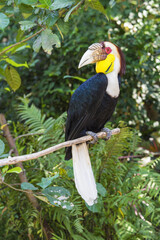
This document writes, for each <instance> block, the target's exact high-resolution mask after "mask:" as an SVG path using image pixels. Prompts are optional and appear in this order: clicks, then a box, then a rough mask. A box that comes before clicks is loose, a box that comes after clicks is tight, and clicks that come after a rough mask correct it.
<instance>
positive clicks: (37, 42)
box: [33, 36, 42, 52]
mask: <svg viewBox="0 0 160 240" xmlns="http://www.w3.org/2000/svg"><path fill="white" fill-rule="evenodd" d="M41 46H42V40H41V36H38V38H37V39H36V40H35V41H34V43H33V50H34V51H35V52H39V50H40V48H41Z"/></svg>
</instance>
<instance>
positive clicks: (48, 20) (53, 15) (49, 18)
mask: <svg viewBox="0 0 160 240" xmlns="http://www.w3.org/2000/svg"><path fill="white" fill-rule="evenodd" d="M58 18H59V14H58V12H51V13H50V14H48V16H47V18H46V24H47V26H48V27H52V26H53V25H54V24H55V23H56V22H57V20H58Z"/></svg>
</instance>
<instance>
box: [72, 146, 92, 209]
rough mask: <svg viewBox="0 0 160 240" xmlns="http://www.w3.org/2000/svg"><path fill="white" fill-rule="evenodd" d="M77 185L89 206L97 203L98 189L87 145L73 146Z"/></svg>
mask: <svg viewBox="0 0 160 240" xmlns="http://www.w3.org/2000/svg"><path fill="white" fill-rule="evenodd" d="M72 158H73V170H74V179H75V185H76V188H77V190H78V192H79V194H80V195H81V196H82V198H83V199H84V200H85V202H86V203H87V204H88V205H90V206H91V205H93V204H94V203H96V199H97V188H96V182H95V179H94V175H93V171H92V166H91V162H90V157H89V153H88V148H87V144H86V143H81V144H78V145H72Z"/></svg>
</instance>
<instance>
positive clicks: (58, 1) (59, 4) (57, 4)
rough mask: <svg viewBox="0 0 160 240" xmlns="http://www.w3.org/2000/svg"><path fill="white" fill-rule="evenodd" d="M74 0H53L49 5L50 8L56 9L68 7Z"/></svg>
mask: <svg viewBox="0 0 160 240" xmlns="http://www.w3.org/2000/svg"><path fill="white" fill-rule="evenodd" d="M74 3H75V1H73V0H65V1H64V0H55V1H54V3H53V4H52V5H51V9H52V10H57V9H61V8H65V7H69V6H71V5H73V4H74Z"/></svg>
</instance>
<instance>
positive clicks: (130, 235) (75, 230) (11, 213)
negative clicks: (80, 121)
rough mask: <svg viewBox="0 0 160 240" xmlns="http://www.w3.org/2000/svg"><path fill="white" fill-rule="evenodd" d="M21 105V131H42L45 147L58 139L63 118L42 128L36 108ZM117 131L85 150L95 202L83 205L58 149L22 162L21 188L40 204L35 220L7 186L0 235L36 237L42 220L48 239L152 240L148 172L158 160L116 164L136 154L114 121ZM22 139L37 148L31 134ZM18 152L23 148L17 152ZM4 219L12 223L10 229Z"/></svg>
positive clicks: (155, 203) (130, 135)
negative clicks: (50, 236) (49, 234)
mask: <svg viewBox="0 0 160 240" xmlns="http://www.w3.org/2000/svg"><path fill="white" fill-rule="evenodd" d="M21 101H22V103H21V105H20V106H19V109H18V111H19V115H20V117H21V118H22V119H23V122H24V125H23V126H24V128H26V127H27V128H28V129H30V131H32V132H34V133H36V131H42V132H43V135H42V136H41V137H42V138H44V139H45V141H44V142H45V146H46V147H48V146H50V144H51V142H54V141H55V136H59V139H56V142H57V143H58V142H61V141H63V139H64V135H63V132H64V122H65V115H64V116H63V117H62V116H60V117H59V118H58V119H56V120H55V119H52V121H51V119H50V121H51V127H49V125H47V124H45V123H46V122H47V120H45V115H44V114H42V113H41V111H40V110H39V109H37V108H36V107H35V106H34V105H33V104H32V106H28V102H29V101H28V99H21ZM62 119H63V120H62ZM25 126H26V127H25ZM44 126H45V127H44ZM119 127H120V128H121V133H120V134H119V135H115V136H112V138H111V139H110V140H109V141H107V142H106V141H104V140H100V143H98V144H96V145H94V146H93V147H92V148H90V156H91V159H92V166H93V170H94V175H95V177H96V181H97V189H98V195H99V198H98V202H97V204H94V205H93V206H92V207H90V206H87V205H86V204H85V203H84V201H83V200H82V199H81V198H80V196H79V195H78V193H77V191H76V189H75V186H74V182H73V166H72V161H64V160H63V159H64V150H62V151H57V152H55V153H53V154H51V155H49V156H45V157H44V158H41V160H40V161H38V160H35V161H31V162H30V163H26V171H27V175H28V178H29V183H23V184H22V185H21V189H22V190H25V189H31V190H33V191H34V194H35V196H36V197H37V198H38V199H39V200H40V201H41V206H42V212H41V216H39V214H38V213H37V212H36V211H34V212H33V209H32V208H31V207H30V206H29V205H28V204H27V200H26V199H25V196H24V194H23V193H21V192H17V191H15V190H13V189H10V190H9V189H8V188H7V189H6V188H4V189H1V206H0V207H1V218H2V220H3V221H2V222H3V223H2V224H1V229H0V231H1V232H2V229H3V232H2V236H3V237H4V238H5V237H7V239H14V238H15V237H17V232H18V236H19V239H22V237H21V236H22V234H23V237H24V236H25V235H26V237H27V234H29V235H34V236H35V237H36V238H41V237H42V229H41V225H40V221H41V218H43V217H45V219H47V221H48V222H49V225H50V227H51V229H52V231H53V239H56V240H59V239H74V240H79V239H82V240H90V239H99V240H103V239H155V240H156V239H157V240H158V238H159V237H158V236H159V234H160V233H159V229H158V227H157V226H158V225H159V220H158V218H157V216H158V215H157V214H158V213H159V194H160V193H159V189H160V184H159V182H160V175H159V173H157V172H156V171H155V170H154V169H155V166H156V165H157V164H158V163H159V161H160V159H157V160H154V161H152V162H151V163H150V164H149V165H147V166H142V165H141V163H140V162H139V159H136V160H135V161H133V160H132V159H129V160H128V159H127V160H123V161H122V160H121V161H120V160H119V159H118V158H119V157H120V156H121V155H122V154H126V155H132V154H133V155H134V154H137V144H138V143H139V141H140V139H139V137H138V135H137V133H136V132H133V131H131V129H129V128H128V127H126V126H125V124H124V123H123V122H120V124H119ZM47 129H50V131H48V130H47ZM51 129H52V130H51ZM17 130H18V129H17ZM60 132H61V133H60ZM47 136H48V138H47ZM28 137H29V138H32V139H34V140H33V141H32V144H33V149H36V148H37V147H38V148H39V149H41V146H42V142H43V140H42V138H40V137H39V136H38V135H36V134H35V135H32V136H28ZM27 142H28V140H27V139H26V140H24V139H21V138H19V139H17V141H16V144H17V145H18V146H19V148H20V149H22V146H21V145H24V144H27ZM34 145H36V146H34ZM23 153H24V150H22V152H21V154H23ZM37 171H38V175H37ZM11 178H12V176H10V175H9V174H7V175H6V176H5V179H4V182H9V181H10V179H11ZM14 181H15V182H16V178H14ZM15 194H16V196H15ZM8 196H9V198H8ZM11 199H12V201H11ZM18 199H19V200H18ZM20 199H21V201H20ZM22 199H23V201H22ZM17 201H18V204H17ZM20 202H21V203H20ZM19 204H20V205H19ZM6 206H7V208H5V207H6ZM18 206H20V208H19V207H18ZM25 209H27V212H26V210H25ZM17 214H18V216H19V217H18V218H16V216H17ZM8 219H12V221H13V222H12V225H10V221H9V220H8ZM23 223H25V227H24V226H23ZM4 229H6V231H4ZM24 229H25V231H24ZM16 231H17V232H16Z"/></svg>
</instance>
